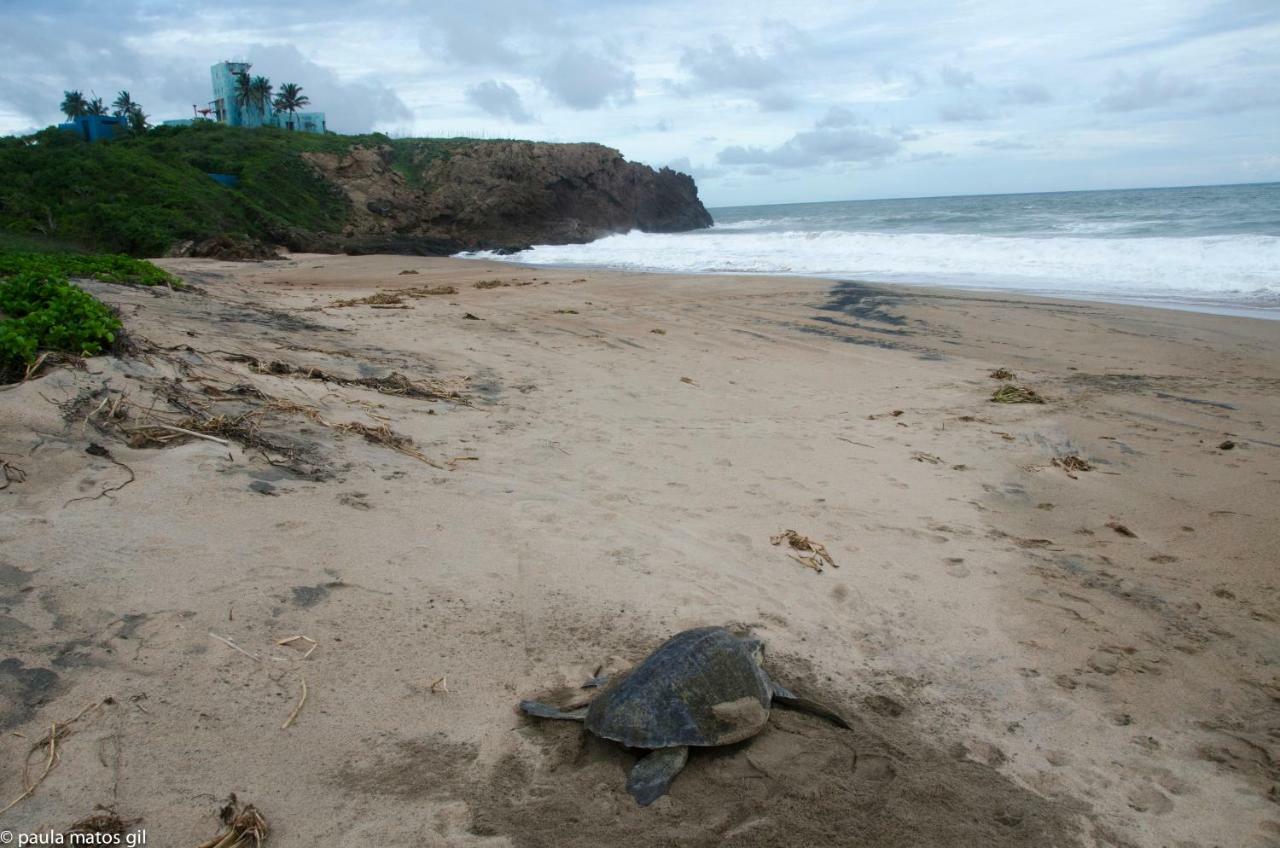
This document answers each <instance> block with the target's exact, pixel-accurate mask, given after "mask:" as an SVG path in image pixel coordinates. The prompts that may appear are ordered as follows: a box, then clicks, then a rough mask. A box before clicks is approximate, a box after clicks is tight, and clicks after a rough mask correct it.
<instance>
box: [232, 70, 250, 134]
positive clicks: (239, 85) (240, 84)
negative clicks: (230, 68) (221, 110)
mask: <svg viewBox="0 0 1280 848" xmlns="http://www.w3.org/2000/svg"><path fill="white" fill-rule="evenodd" d="M251 103H253V81H252V80H251V79H250V78H249V72H248V71H236V105H237V106H239V107H240V108H241V109H247V108H248V107H249V104H251ZM240 123H241V124H242V125H243V124H244V119H243V116H242V117H241V120H240Z"/></svg>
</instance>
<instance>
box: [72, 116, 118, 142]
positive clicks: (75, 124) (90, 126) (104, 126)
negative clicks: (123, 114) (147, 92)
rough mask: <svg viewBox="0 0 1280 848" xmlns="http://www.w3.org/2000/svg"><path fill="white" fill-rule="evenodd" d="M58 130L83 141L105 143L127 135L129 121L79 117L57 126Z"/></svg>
mask: <svg viewBox="0 0 1280 848" xmlns="http://www.w3.org/2000/svg"><path fill="white" fill-rule="evenodd" d="M58 129H60V130H66V131H67V132H73V133H75V134H76V135H78V136H80V137H81V138H83V139H84V140H85V141H105V140H107V139H112V138H115V137H116V136H118V135H124V134H125V133H127V132H128V131H129V119H128V118H118V117H116V116H115V115H81V116H80V117H79V118H72V119H71V120H70V121H67V122H66V123H65V124H58Z"/></svg>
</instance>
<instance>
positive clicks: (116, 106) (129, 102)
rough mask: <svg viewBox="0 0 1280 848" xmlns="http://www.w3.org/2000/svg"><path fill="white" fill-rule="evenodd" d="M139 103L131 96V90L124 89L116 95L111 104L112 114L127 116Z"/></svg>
mask: <svg viewBox="0 0 1280 848" xmlns="http://www.w3.org/2000/svg"><path fill="white" fill-rule="evenodd" d="M137 105H138V104H136V103H134V102H133V98H132V97H130V96H129V92H127V91H122V92H120V93H119V94H117V95H116V99H115V101H114V102H113V103H112V104H111V110H112V114H113V115H115V116H116V117H117V118H126V117H128V116H129V113H130V112H132V111H133V110H134V108H135V107H137Z"/></svg>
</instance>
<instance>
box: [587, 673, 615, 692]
mask: <svg viewBox="0 0 1280 848" xmlns="http://www.w3.org/2000/svg"><path fill="white" fill-rule="evenodd" d="M608 682H609V675H607V674H601V675H597V676H596V677H593V678H591V679H590V680H588V681H587V682H586V683H584V684H582V688H583V689H602V688H604V686H605V685H606V684H608Z"/></svg>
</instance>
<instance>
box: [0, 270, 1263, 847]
mask: <svg viewBox="0 0 1280 848" xmlns="http://www.w3.org/2000/svg"><path fill="white" fill-rule="evenodd" d="M163 264H165V265H166V266H167V267H169V268H170V269H171V270H174V271H175V272H177V273H179V274H180V275H182V276H183V277H185V278H186V279H188V280H189V281H191V282H192V283H194V284H196V285H198V286H200V287H201V288H202V289H203V290H204V293H203V294H195V293H183V292H178V293H169V292H151V291H145V290H138V289H126V288H120V287H112V286H106V285H100V284H87V286H88V287H91V288H92V289H93V290H94V291H95V293H97V294H99V296H101V297H103V298H104V299H105V300H107V301H108V302H110V303H112V304H114V305H116V306H117V307H118V308H119V309H120V310H121V313H122V316H123V318H124V321H125V325H126V328H127V330H128V332H129V333H130V334H131V336H132V337H133V339H134V343H135V352H134V353H132V354H129V355H127V356H125V357H122V358H120V359H115V358H107V357H100V358H96V359H93V360H90V361H89V362H88V364H87V369H85V370H79V369H76V368H59V369H55V370H52V371H50V372H48V373H46V374H45V375H44V376H42V377H41V378H39V379H37V380H33V381H31V382H29V383H27V384H25V385H21V386H17V387H11V388H6V389H3V390H0V459H3V460H5V461H7V462H9V463H10V464H11V466H12V467H14V468H16V469H18V470H19V471H20V472H22V473H21V474H17V473H15V474H13V475H12V480H11V482H9V485H8V486H7V488H4V489H3V490H0V539H2V540H3V547H2V548H0V731H2V732H3V737H2V738H0V762H2V763H4V764H5V767H4V769H3V770H2V771H0V806H3V805H4V804H6V803H8V802H9V801H10V800H12V799H13V798H16V797H18V796H19V795H20V794H21V793H22V792H23V790H24V785H23V777H22V768H21V764H22V762H23V758H24V756H26V755H27V754H28V753H29V751H30V749H31V748H32V747H33V743H36V742H37V740H39V739H40V737H41V735H42V734H44V733H46V732H47V731H48V730H49V728H50V725H51V724H52V723H53V722H55V721H60V722H61V721H65V720H67V719H70V718H72V717H73V716H76V714H77V713H79V712H80V711H81V710H83V709H84V708H85V707H86V706H88V705H91V704H97V705H98V706H96V707H94V708H93V709H91V710H89V711H88V712H87V713H85V714H84V715H83V716H82V717H81V718H80V719H79V720H78V721H76V722H75V723H74V724H72V725H70V726H69V728H68V730H69V732H66V735H65V736H60V737H59V741H58V753H59V759H58V760H57V762H56V765H55V766H54V767H53V768H51V769H50V770H49V773H48V776H47V778H46V779H45V780H44V781H43V782H42V783H41V784H40V785H39V786H37V787H36V789H35V791H34V792H33V794H32V795H31V797H29V798H26V799H25V800H23V801H21V802H20V803H19V804H17V805H16V806H15V807H14V808H13V809H12V810H11V811H9V812H8V813H6V814H4V815H3V816H0V827H2V828H8V829H11V830H15V831H22V830H40V829H48V828H54V829H58V830H61V829H64V828H66V827H67V826H69V825H70V824H71V823H72V822H74V821H76V820H77V819H80V818H82V817H84V816H87V815H89V814H90V813H92V812H93V810H94V805H95V804H104V805H114V807H115V809H116V810H117V811H118V812H119V813H120V815H122V816H125V817H128V818H133V817H139V816H141V817H142V822H141V823H140V824H139V825H138V826H139V827H145V828H146V831H147V837H148V844H156V845H188V844H189V845H195V844H199V843H200V842H202V841H204V840H207V839H209V838H210V837H212V836H214V835H215V834H216V833H217V832H218V830H219V828H220V827H221V825H220V823H219V821H218V818H217V812H218V809H219V807H220V806H221V803H222V801H223V800H224V799H225V798H226V797H227V796H228V795H229V793H231V792H234V793H236V795H237V796H238V797H239V798H240V799H241V800H242V801H247V802H251V803H253V804H255V805H257V807H258V808H259V810H260V811H261V812H262V814H263V815H264V816H265V818H266V819H267V821H268V822H269V824H270V825H271V827H272V835H271V841H270V844H271V845H276V846H303V845H311V844H315V843H316V842H318V841H320V840H326V841H336V842H338V843H341V844H353V845H354V844H375V845H405V846H408V845H464V846H465V845H479V846H504V845H599V844H614V845H627V846H629V845H637V846H639V845H651V844H673V845H674V844H681V845H684V844H690V845H721V844H725V845H797V844H818V843H826V844H835V845H863V846H890V845H893V846H899V845H900V846H918V845H938V846H942V845H962V846H987V845H1037V846H1043V845H1114V846H1128V845H1135V846H1164V845H1177V846H1183V848H1189V847H1190V846H1203V848H1208V846H1214V845H1223V846H1226V845H1232V846H1274V845H1278V844H1280V810H1278V808H1277V806H1276V797H1277V794H1276V793H1277V791H1280V790H1277V788H1276V787H1277V784H1278V783H1280V746H1278V743H1277V734H1278V733H1280V720H1278V719H1277V716H1278V715H1280V710H1278V704H1277V702H1278V701H1280V680H1278V679H1277V676H1276V671H1275V669H1276V667H1277V666H1276V663H1277V661H1280V638H1277V635H1278V632H1280V628H1278V626H1277V619H1278V618H1280V589H1278V585H1280V584H1278V583H1277V574H1276V569H1277V563H1278V562H1280V530H1278V529H1277V528H1278V527H1280V497H1278V495H1280V322H1267V321H1258V320H1250V319H1245V318H1233V317H1221V316H1210V315H1197V314H1192V313H1185V312H1173V311H1162V310H1155V309H1143V308H1138V307H1124V306H1112V305H1105V304H1098V303H1083V302H1064V301H1053V300H1043V299H1037V298H1032V297H1020V296H1007V295H1004V296H1002V295H986V294H971V293H966V292H960V291H951V290H937V289H925V288H920V289H917V288H888V287H876V286H869V285H861V284H856V283H842V284H833V283H830V282H827V281H820V280H804V279H793V278H785V279H769V278H759V277H742V278H737V277H709V278H696V277H686V276H665V275H637V274H617V273H606V272H581V271H561V270H550V269H544V268H538V269H525V268H519V267H513V266H510V265H505V264H491V263H481V262H463V261H459V260H444V259H424V258H409V257H378V256H374V257H332V256H311V255H305V256H295V257H292V258H291V259H289V260H288V261H284V262H266V263H219V262H213V261H206V260H165V261H164V262H163ZM410 270H411V271H416V272H417V273H415V274H402V273H401V272H402V271H410ZM484 281H489V282H486V283H485V284H484V285H483V286H482V287H479V288H477V287H476V285H475V284H476V283H480V282H484ZM440 287H453V288H454V289H455V290H456V291H455V292H454V293H451V294H450V293H428V292H429V291H432V290H437V291H438V290H439V289H440ZM396 290H412V291H409V292H408V293H406V294H402V296H401V297H400V301H401V302H400V303H394V302H390V303H388V302H383V303H378V304H376V306H378V307H384V308H375V305H372V304H362V305H353V306H342V307H334V306H332V305H331V304H333V303H334V302H335V301H340V300H358V299H361V298H365V297H368V296H370V295H373V294H377V293H379V292H393V291H396ZM380 299H381V300H394V298H385V297H384V298H380ZM386 307H390V308H386ZM397 307H400V308H397ZM468 316H471V317H468ZM272 363H276V364H275V365H273V364H272ZM1001 367H1003V368H1007V369H1010V370H1012V371H1013V372H1015V373H1016V379H1014V380H1013V381H1012V382H1013V383H1014V384H1016V385H1018V386H1024V387H1028V388H1031V389H1033V390H1034V391H1035V392H1037V393H1038V394H1039V395H1041V396H1042V397H1043V398H1044V399H1045V401H1046V402H1045V403H1044V404H1016V405H1005V404H997V403H992V402H991V401H990V400H989V399H990V397H991V395H992V393H993V392H994V391H995V390H996V389H997V388H998V387H999V386H1000V385H1002V383H1001V381H998V380H995V379H992V378H991V377H989V376H988V375H989V373H990V372H991V371H992V370H993V369H996V368H1001ZM394 375H399V378H398V379H397V378H395V377H394ZM362 381H363V382H362ZM406 381H407V382H406ZM407 386H416V387H418V388H417V389H414V390H413V391H409V392H408V393H407V394H406V393H405V391H406V387H407ZM380 389H381V390H380ZM415 393H416V394H417V395H418V396H414V395H415ZM450 393H456V394H455V396H453V397H448V396H447V395H449V394H450ZM216 416H220V417H219V418H217V422H218V426H220V427H222V428H223V429H221V430H216V432H222V433H224V434H225V436H226V438H227V440H228V441H229V442H230V444H229V445H223V444H220V443H218V442H213V441H208V440H204V439H193V438H188V437H185V436H182V435H181V434H180V433H177V432H175V431H172V430H168V431H165V430H163V429H156V428H155V426H154V425H155V423H156V422H158V421H160V422H168V424H169V425H170V426H175V425H179V424H180V423H181V422H183V421H186V422H187V423H190V422H192V421H196V422H204V423H203V424H201V425H200V426H201V427H206V426H207V427H208V430H207V431H208V432H215V430H214V426H213V424H212V423H210V422H213V421H214V418H215V417H216ZM169 437H173V438H172V439H171V440H167V439H169ZM215 437H217V436H216V435H215ZM131 438H132V439H133V442H132V444H133V446H132V447H131V446H130V442H129V439H131ZM246 438H247V439H248V441H249V444H248V445H246V444H245V443H244V442H245V439H246ZM94 445H96V446H97V447H96V448H93V447H92V446H94ZM87 449H89V450H88V451H87ZM1073 456H1074V457H1078V458H1080V459H1082V460H1084V462H1085V464H1087V466H1088V467H1089V470H1077V469H1078V468H1079V466H1074V465H1073V464H1071V463H1068V467H1066V468H1064V467H1062V465H1061V464H1058V465H1055V464H1054V460H1055V458H1056V459H1058V460H1059V463H1061V462H1062V461H1063V460H1064V459H1066V458H1067V457H1073ZM19 478H21V479H19ZM0 482H3V481H2V480H0ZM121 484H123V485H121ZM114 487H119V488H114ZM784 529H795V530H796V531H798V532H799V533H801V534H804V535H807V536H810V537H812V538H813V539H815V540H817V541H819V542H821V543H823V544H825V546H826V547H827V549H828V550H829V551H830V552H831V554H832V556H833V558H834V560H835V562H836V563H837V565H838V567H837V568H827V569H825V570H824V571H823V572H822V573H818V572H816V571H814V570H812V569H810V568H807V567H806V566H805V565H804V564H802V563H800V562H797V561H796V560H794V559H792V558H791V557H789V556H788V553H787V551H786V550H785V549H784V548H782V547H776V546H774V545H771V544H770V536H773V535H775V534H778V533H780V532H781V531H782V530H784ZM704 624H726V625H730V626H733V627H737V628H743V629H750V630H751V631H753V632H754V633H756V634H757V635H759V636H760V637H762V638H763V639H764V640H765V641H766V642H767V645H768V655H767V659H766V665H767V666H768V667H769V669H770V670H771V673H773V675H774V676H775V677H776V678H778V679H779V680H781V681H782V682H784V683H785V684H787V685H788V686H790V687H791V688H795V689H798V690H802V691H804V692H805V693H806V694H812V695H814V696H818V697H821V698H823V699H825V700H827V701H830V702H833V703H835V704H837V705H838V706H839V707H840V708H841V709H842V710H843V711H844V712H845V713H846V714H848V715H850V716H851V717H852V718H853V719H854V724H855V728H854V730H852V731H842V730H838V729H836V728H833V727H832V726H830V725H828V724H826V723H824V722H823V721H822V720H821V719H817V718H814V717H811V716H806V715H803V714H797V713H793V712H784V711H775V713H774V715H773V716H772V717H771V719H770V725H769V727H768V728H767V729H766V730H765V731H764V732H763V733H762V734H761V735H759V736H757V737H756V738H754V739H752V740H748V741H747V742H744V743H741V744H738V745H735V746H732V747H730V748H727V749H717V750H715V751H698V752H694V755H693V756H692V757H691V760H690V764H689V766H688V768H687V769H686V771H685V772H684V773H683V774H682V775H681V776H680V777H679V778H678V779H677V780H676V782H675V783H674V785H673V788H672V792H671V794H670V795H669V796H668V797H667V798H664V799H662V800H660V801H658V802H657V803H656V804H654V805H653V806H652V807H650V808H648V809H639V808H637V807H636V806H635V805H634V803H633V802H632V801H631V799H630V798H629V796H627V795H626V793H625V790H624V781H625V774H626V769H627V768H628V767H629V764H630V763H631V762H632V761H633V760H634V756H633V755H632V754H631V753H629V752H626V751H625V750H621V749H618V748H616V747H614V746H612V745H609V744H607V743H603V742H600V741H598V740H593V739H591V738H590V737H587V736H586V735H584V733H583V732H582V729H581V728H580V727H579V726H577V725H572V724H564V723H551V724H539V723H535V722H533V721H530V720H527V719H524V718H522V717H520V716H519V715H518V714H517V713H516V711H515V705H516V703H517V702H518V700H519V699H520V698H522V697H530V696H537V695H544V694H547V693H552V692H554V691H555V690H557V689H559V688H562V687H566V686H574V685H576V684H578V683H579V682H580V681H581V680H583V679H585V678H586V677H588V676H590V675H591V674H592V673H593V672H594V671H595V670H596V669H597V668H599V667H601V666H606V667H619V666H622V665H625V663H626V662H628V661H635V660H637V659H639V658H641V657H642V656H643V655H644V654H645V653H646V652H647V651H648V650H650V649H651V648H653V647H654V646H656V645H657V644H658V643H660V642H661V641H662V640H663V639H664V638H666V637H667V636H669V635H671V634H672V633H674V632H676V631H678V630H681V629H684V628H687V627H693V626H699V625H704ZM298 635H305V636H306V637H308V639H311V640H314V645H315V648H314V651H311V652H310V653H309V654H308V653H307V652H308V651H310V650H311V647H312V644H313V643H312V642H308V641H306V640H296V641H294V642H291V643H289V644H285V645H279V644H277V643H278V642H279V641H280V640H285V639H288V638H289V637H293V636H298ZM233 645H234V646H235V647H233ZM237 648H238V649H239V650H237ZM304 680H305V683H306V686H307V700H306V702H305V704H303V706H302V708H301V709H300V710H298V711H297V714H296V717H295V718H294V721H293V722H292V724H291V726H289V727H288V728H287V729H282V727H281V726H282V724H284V723H285V721H286V719H288V718H289V717H290V715H291V713H292V712H293V711H294V709H295V707H296V705H297V704H298V702H299V699H300V696H301V691H302V684H303V681H304ZM104 699H109V703H102V701H103V700H104ZM64 732H65V731H64ZM46 753H47V748H43V747H38V748H37V750H36V751H35V752H34V753H31V759H30V762H31V772H32V776H33V777H35V776H38V775H39V774H40V773H41V772H42V771H43V770H44V768H45V765H46V760H45V759H44V756H45V754H46Z"/></svg>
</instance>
